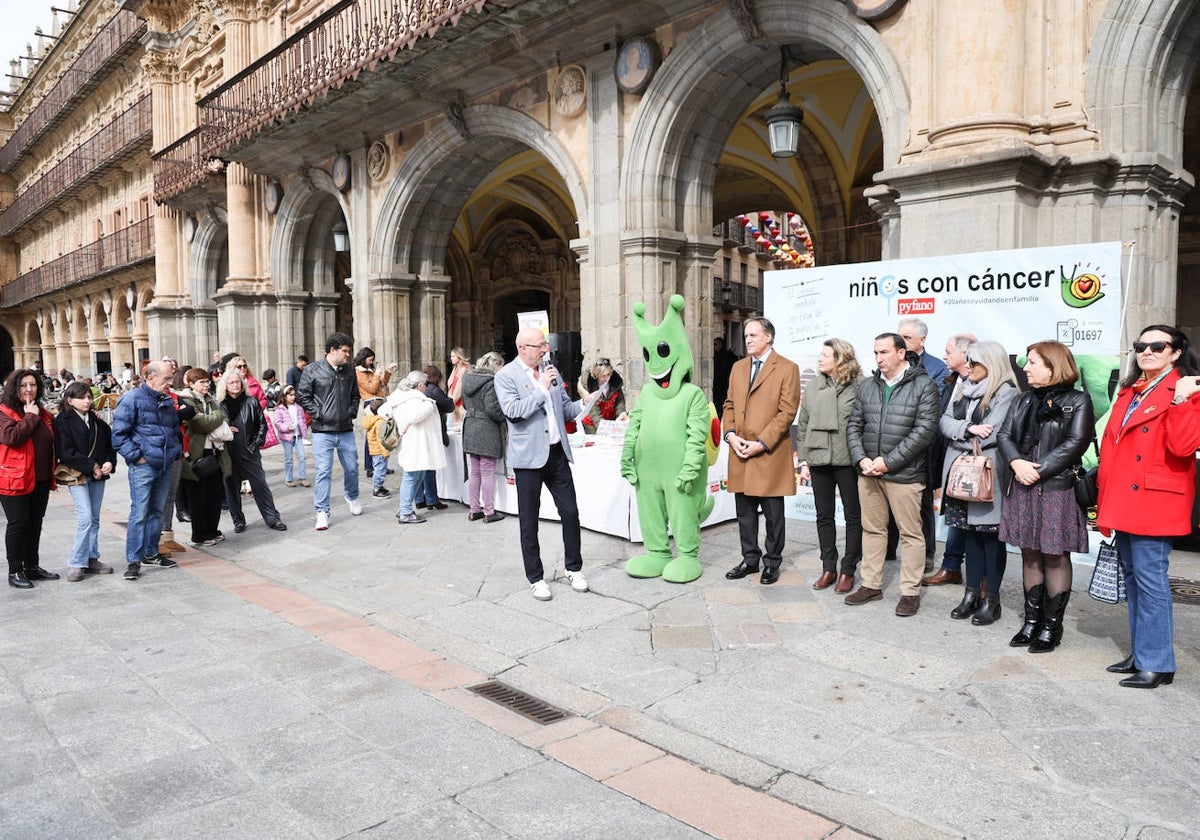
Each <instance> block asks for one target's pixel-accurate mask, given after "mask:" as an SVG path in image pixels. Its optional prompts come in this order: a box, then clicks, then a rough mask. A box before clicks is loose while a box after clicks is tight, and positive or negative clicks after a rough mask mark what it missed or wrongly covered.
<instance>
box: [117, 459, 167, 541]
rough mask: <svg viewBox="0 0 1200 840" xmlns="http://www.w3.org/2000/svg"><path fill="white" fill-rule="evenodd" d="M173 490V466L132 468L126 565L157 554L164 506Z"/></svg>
mask: <svg viewBox="0 0 1200 840" xmlns="http://www.w3.org/2000/svg"><path fill="white" fill-rule="evenodd" d="M170 489H171V465H170V464H168V465H167V466H166V468H165V469H162V470H160V469H157V468H156V467H154V466H153V465H152V464H130V465H129V524H127V525H126V526H125V562H126V563H140V562H141V561H142V560H144V559H145V558H147V557H153V556H154V555H155V554H158V538H159V537H161V536H162V518H163V506H165V505H166V503H167V491H168V490H170Z"/></svg>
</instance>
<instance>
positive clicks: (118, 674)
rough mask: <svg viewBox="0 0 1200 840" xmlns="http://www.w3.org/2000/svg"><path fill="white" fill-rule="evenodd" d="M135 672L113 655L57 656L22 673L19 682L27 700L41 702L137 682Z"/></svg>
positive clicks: (18, 678) (18, 677)
mask: <svg viewBox="0 0 1200 840" xmlns="http://www.w3.org/2000/svg"><path fill="white" fill-rule="evenodd" d="M134 673H135V672H134V671H132V669H130V668H129V666H127V665H126V664H125V663H124V662H122V661H121V659H120V658H119V657H118V656H116V655H115V654H113V653H96V654H93V655H89V656H83V657H79V656H56V657H54V658H53V659H47V660H46V662H44V663H43V665H42V667H40V668H36V669H33V670H29V671H25V672H24V673H21V674H19V675H18V676H17V682H18V683H19V684H20V686H21V691H22V692H23V693H24V694H25V696H26V697H29V698H31V699H38V698H43V697H53V696H54V695H56V694H66V693H71V692H76V691H84V690H87V689H91V688H100V687H102V686H106V685H113V684H114V683H118V682H126V681H133V680H134V679H135V677H134V676H133V674H134Z"/></svg>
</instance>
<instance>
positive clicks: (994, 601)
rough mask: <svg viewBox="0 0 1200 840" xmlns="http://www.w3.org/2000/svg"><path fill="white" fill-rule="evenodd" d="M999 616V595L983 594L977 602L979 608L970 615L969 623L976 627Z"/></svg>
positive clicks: (991, 621) (988, 622)
mask: <svg viewBox="0 0 1200 840" xmlns="http://www.w3.org/2000/svg"><path fill="white" fill-rule="evenodd" d="M999 617H1000V596H999V595H985V596H984V597H983V600H982V601H980V602H979V609H978V610H976V611H975V615H973V616H971V623H972V624H974V625H975V626H977V627H982V626H983V625H985V624H991V623H993V622H994V621H995V620H996V619H998V618H999Z"/></svg>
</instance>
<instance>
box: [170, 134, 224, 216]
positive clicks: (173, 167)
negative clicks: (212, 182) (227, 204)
mask: <svg viewBox="0 0 1200 840" xmlns="http://www.w3.org/2000/svg"><path fill="white" fill-rule="evenodd" d="M208 134H209V129H207V128H205V127H204V126H201V127H200V128H196V129H193V130H192V131H189V132H188V133H187V134H185V135H183V136H182V137H180V138H179V139H178V140H176V141H175V142H174V143H172V144H171V145H170V146H167V147H166V148H165V149H163V150H162V151H161V152H158V153H157V154H156V155H154V201H155V203H156V204H162V203H163V202H164V201H168V200H170V199H172V198H175V197H176V196H177V195H180V194H182V193H184V192H186V191H187V190H189V189H191V188H192V187H194V186H195V185H196V184H199V183H200V182H201V181H203V180H205V179H206V178H208V177H210V176H215V175H221V174H223V173H224V172H225V163H224V161H222V160H221V159H220V158H215V157H213V158H210V157H209V153H208V149H209V147H210V145H211V144H210V143H208V142H207V141H206V138H207V136H208ZM222 184H224V181H222Z"/></svg>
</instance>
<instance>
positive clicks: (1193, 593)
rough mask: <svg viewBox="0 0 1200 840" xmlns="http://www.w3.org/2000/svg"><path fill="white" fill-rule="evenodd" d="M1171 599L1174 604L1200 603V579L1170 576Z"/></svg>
mask: <svg viewBox="0 0 1200 840" xmlns="http://www.w3.org/2000/svg"><path fill="white" fill-rule="evenodd" d="M1171 599H1172V600H1173V601H1174V602H1175V603H1176V604H1200V580H1184V579H1183V578H1171Z"/></svg>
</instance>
